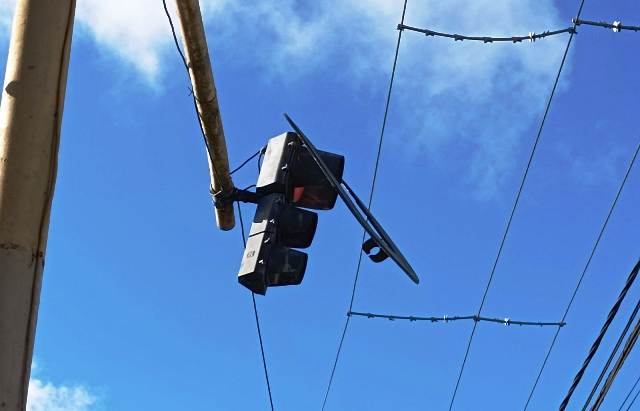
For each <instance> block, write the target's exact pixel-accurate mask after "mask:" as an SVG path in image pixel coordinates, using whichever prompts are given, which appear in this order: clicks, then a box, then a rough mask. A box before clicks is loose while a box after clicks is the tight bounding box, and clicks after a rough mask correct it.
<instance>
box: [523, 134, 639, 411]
mask: <svg viewBox="0 0 640 411" xmlns="http://www.w3.org/2000/svg"><path fill="white" fill-rule="evenodd" d="M639 151H640V143H639V144H638V146H637V147H636V150H635V152H634V153H633V157H632V158H631V162H630V163H629V167H627V171H626V173H625V175H624V178H623V179H622V182H621V183H620V187H619V188H618V191H617V193H616V196H615V198H614V199H613V202H612V203H611V207H610V208H609V212H608V213H607V217H606V218H605V220H604V222H603V224H602V227H601V228H600V232H599V233H598V236H597V238H596V241H595V243H594V245H593V247H592V249H591V252H590V253H589V258H587V262H586V264H585V266H584V268H583V269H582V273H581V274H580V277H579V278H578V283H577V284H576V286H575V288H574V290H573V293H572V294H571V298H570V299H569V303H568V304H567V308H566V309H565V311H564V314H563V315H562V319H561V320H560V321H565V320H566V318H567V315H568V314H569V311H570V310H571V306H572V305H573V301H574V300H575V298H576V295H577V294H578V290H579V289H580V286H581V285H582V280H584V276H585V275H586V273H587V271H588V270H589V266H590V265H591V261H592V260H593V256H594V255H595V253H596V250H597V249H598V245H599V244H600V240H601V239H602V236H603V235H604V232H605V230H606V228H607V225H608V224H609V220H610V219H611V215H612V214H613V211H614V210H615V208H616V205H617V204H618V200H619V199H620V195H621V194H622V191H623V190H624V187H625V185H626V183H627V179H628V178H629V174H631V170H632V169H633V165H634V164H635V162H636V159H637V158H638V152H639ZM559 334H560V329H557V330H556V333H555V335H554V336H553V340H552V341H551V345H550V346H549V349H548V350H547V353H546V355H545V357H544V360H543V361H542V365H541V366H540V370H539V371H538V375H537V376H536V379H535V381H534V383H533V387H531V391H530V392H529V397H528V398H527V402H526V403H525V405H524V410H526V409H527V407H528V406H529V403H530V402H531V399H532V398H533V394H534V393H535V390H536V388H537V387H538V383H539V382H540V378H541V377H542V373H543V372H544V369H545V367H546V366H547V362H548V361H549V356H550V355H551V352H552V351H553V348H554V347H555V344H556V341H557V340H558V335H559Z"/></svg>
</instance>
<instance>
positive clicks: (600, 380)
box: [582, 299, 640, 411]
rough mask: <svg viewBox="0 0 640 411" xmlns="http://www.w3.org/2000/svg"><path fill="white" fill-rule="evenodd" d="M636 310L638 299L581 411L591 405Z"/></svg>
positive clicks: (638, 305)
mask: <svg viewBox="0 0 640 411" xmlns="http://www.w3.org/2000/svg"><path fill="white" fill-rule="evenodd" d="M638 310H640V299H639V300H638V302H637V303H636V306H635V308H634V309H633V311H632V312H631V315H630V316H629V319H628V320H627V323H626V324H625V326H624V329H623V330H622V332H621V333H620V335H619V336H618V340H617V341H616V344H615V346H614V347H613V349H612V350H611V352H610V353H609V357H608V358H607V362H606V363H605V364H604V366H603V367H602V370H600V375H598V379H597V380H596V382H595V383H594V384H593V388H591V392H590V393H589V397H587V399H586V401H585V402H584V405H583V406H582V411H586V409H587V408H588V407H589V404H590V403H591V400H592V399H593V396H594V395H595V393H596V391H597V389H598V387H599V386H600V383H601V382H602V379H603V378H604V375H605V374H606V373H607V370H608V369H609V366H610V365H611V362H612V361H613V358H614V357H615V356H616V354H617V353H618V349H619V348H620V346H621V345H622V341H624V337H625V336H626V335H627V332H629V329H630V328H631V324H633V320H634V319H635V318H636V315H637V314H638Z"/></svg>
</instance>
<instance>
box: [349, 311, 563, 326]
mask: <svg viewBox="0 0 640 411" xmlns="http://www.w3.org/2000/svg"><path fill="white" fill-rule="evenodd" d="M347 315H348V316H356V317H365V318H386V319H387V320H390V321H395V320H406V321H411V322H413V321H428V322H432V323H448V322H452V321H475V322H480V321H484V322H490V323H496V324H502V325H520V326H522V325H525V326H538V327H546V326H552V327H564V326H565V325H566V323H563V322H559V323H558V322H541V321H518V320H512V319H511V318H490V317H480V316H477V315H454V316H448V315H444V316H440V317H421V316H413V315H411V316H404V315H390V314H374V313H362V312H358V311H349V312H348V313H347Z"/></svg>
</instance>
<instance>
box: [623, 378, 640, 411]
mask: <svg viewBox="0 0 640 411" xmlns="http://www.w3.org/2000/svg"><path fill="white" fill-rule="evenodd" d="M639 382H640V376H639V377H638V378H636V382H634V383H633V386H632V387H631V389H630V390H629V392H628V393H627V396H626V397H624V401H622V404H620V407H619V408H618V411H622V408H623V407H624V405H625V404H626V403H627V400H628V399H629V397H631V394H633V391H634V390H635V389H636V386H637V385H638V383H639ZM627 409H628V408H627Z"/></svg>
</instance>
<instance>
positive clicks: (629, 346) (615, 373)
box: [591, 320, 640, 411]
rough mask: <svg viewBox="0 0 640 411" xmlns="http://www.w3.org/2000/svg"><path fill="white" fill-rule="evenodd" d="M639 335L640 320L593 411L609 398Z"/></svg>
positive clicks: (603, 387)
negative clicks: (610, 390) (609, 393)
mask: <svg viewBox="0 0 640 411" xmlns="http://www.w3.org/2000/svg"><path fill="white" fill-rule="evenodd" d="M639 335H640V320H638V322H637V323H636V325H635V327H634V328H633V331H632V332H631V335H629V338H628V339H627V342H626V344H625V345H624V348H623V349H622V353H621V354H620V357H618V361H616V364H615V365H614V366H613V368H612V369H611V372H610V373H609V376H608V377H607V380H606V381H605V383H604V385H603V386H602V389H601V390H600V394H598V398H596V402H595V403H594V404H593V407H591V411H598V410H599V409H600V407H601V406H602V403H603V402H604V399H605V397H606V396H607V393H608V392H609V389H610V388H611V386H612V385H613V382H614V381H615V379H616V377H617V376H618V373H619V372H620V370H621V369H622V366H623V365H624V362H625V361H626V360H627V358H628V357H629V354H630V353H631V351H632V350H633V347H634V346H635V345H636V342H638V336H639Z"/></svg>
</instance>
